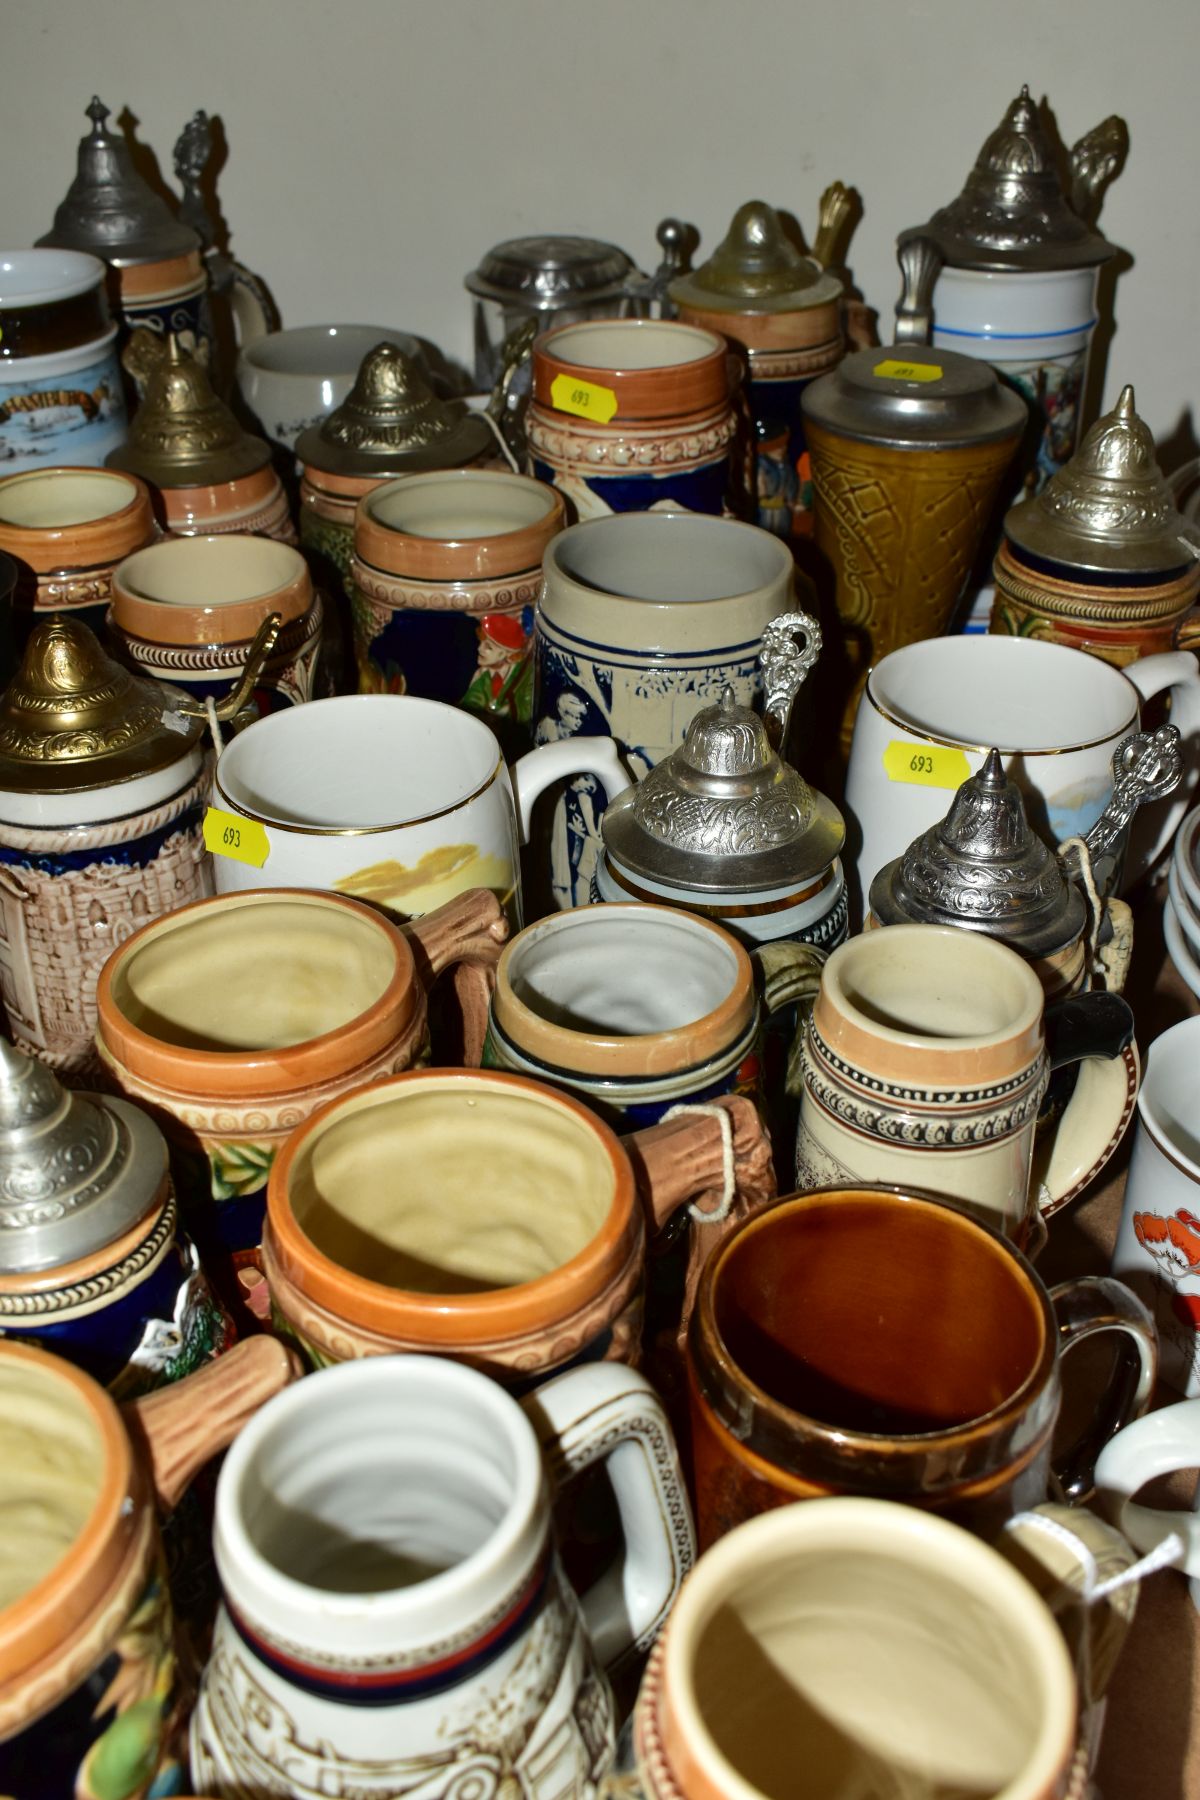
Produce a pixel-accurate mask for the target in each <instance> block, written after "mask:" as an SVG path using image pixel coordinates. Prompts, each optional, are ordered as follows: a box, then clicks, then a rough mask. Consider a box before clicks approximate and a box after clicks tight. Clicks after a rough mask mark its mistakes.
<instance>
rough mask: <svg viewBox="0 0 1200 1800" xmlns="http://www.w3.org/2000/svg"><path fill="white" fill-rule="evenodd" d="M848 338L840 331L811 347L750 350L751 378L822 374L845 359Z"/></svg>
mask: <svg viewBox="0 0 1200 1800" xmlns="http://www.w3.org/2000/svg"><path fill="white" fill-rule="evenodd" d="M845 347H846V346H845V340H844V339H843V338H842V337H841V336H840V335H839V336H838V337H835V338H828V339H827V340H826V341H825V343H823V344H814V345H813V347H812V349H811V350H755V349H754V348H753V346H751V349H750V351H749V357H750V379H751V381H799V380H801V379H802V378H803V377H804V376H806V375H823V374H824V373H825V372H826V370H827V369H832V368H835V367H836V366H837V364H838V363H839V362H841V360H842V353H843V351H844V350H845Z"/></svg>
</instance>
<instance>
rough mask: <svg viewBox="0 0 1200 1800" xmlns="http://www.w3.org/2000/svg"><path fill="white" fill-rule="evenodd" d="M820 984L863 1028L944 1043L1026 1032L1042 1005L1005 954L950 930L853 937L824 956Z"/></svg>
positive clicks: (1026, 976)
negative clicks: (824, 960) (827, 960)
mask: <svg viewBox="0 0 1200 1800" xmlns="http://www.w3.org/2000/svg"><path fill="white" fill-rule="evenodd" d="M822 985H823V986H824V988H825V990H826V995H827V997H828V998H829V999H830V1000H831V1001H833V1003H834V1004H835V1005H836V1007H837V1008H838V1009H839V1010H841V1011H844V1012H846V1013H847V1014H849V1015H850V1016H851V1017H854V1015H857V1020H858V1021H859V1022H861V1023H862V1024H863V1025H864V1027H866V1028H867V1029H871V1028H876V1029H880V1030H883V1031H885V1032H888V1033H894V1034H897V1035H898V1036H900V1037H902V1038H908V1039H911V1038H925V1039H933V1040H935V1041H937V1042H938V1043H944V1044H946V1045H947V1046H949V1045H951V1044H954V1043H965V1042H971V1043H976V1042H981V1041H987V1040H989V1039H991V1040H1000V1041H1003V1040H1005V1039H1007V1038H1009V1037H1011V1036H1014V1035H1015V1034H1017V1033H1025V1032H1027V1031H1029V1030H1031V1029H1032V1028H1033V1027H1034V1026H1035V1025H1036V1024H1037V1021H1038V1019H1039V1017H1040V1016H1041V1011H1042V1004H1043V999H1042V990H1041V987H1040V985H1039V983H1038V980H1037V977H1036V976H1035V975H1034V974H1033V972H1032V970H1030V969H1028V967H1027V966H1026V965H1025V964H1024V963H1022V962H1021V961H1020V960H1019V958H1017V957H1016V956H1015V954H1014V953H1013V952H1012V951H1011V950H1009V949H1008V948H1007V947H1006V946H1004V945H1002V944H997V943H995V942H993V940H992V939H990V938H988V937H985V936H983V935H982V934H979V933H975V932H969V931H959V930H956V929H954V928H952V927H945V928H942V929H936V928H934V929H931V928H930V927H928V926H924V925H917V926H904V925H898V926H890V927H889V928H888V929H887V930H886V931H871V932H867V933H865V934H864V935H863V936H861V937H857V938H852V939H851V940H850V942H849V943H848V944H845V945H842V946H841V947H840V948H839V949H838V950H837V951H836V952H835V953H834V955H833V956H832V957H830V959H829V962H828V963H827V964H826V966H825V970H824V973H823V976H822ZM917 1078H918V1079H919V1072H918V1077H917ZM935 1079H936V1077H935Z"/></svg>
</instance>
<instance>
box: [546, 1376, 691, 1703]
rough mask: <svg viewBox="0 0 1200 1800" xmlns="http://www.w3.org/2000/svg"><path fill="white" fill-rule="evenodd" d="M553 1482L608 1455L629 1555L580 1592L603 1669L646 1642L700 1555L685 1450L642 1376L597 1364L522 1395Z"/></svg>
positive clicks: (651, 1638)
mask: <svg viewBox="0 0 1200 1800" xmlns="http://www.w3.org/2000/svg"><path fill="white" fill-rule="evenodd" d="M521 1406H522V1408H523V1409H524V1411H525V1412H526V1414H527V1415H528V1417H529V1420H530V1422H531V1424H532V1425H533V1428H534V1430H535V1431H536V1433H537V1435H538V1439H539V1442H540V1443H541V1447H542V1453H543V1455H544V1457H545V1459H546V1464H547V1467H548V1468H549V1471H550V1476H551V1479H552V1480H553V1482H554V1484H555V1486H556V1487H561V1486H563V1485H564V1484H565V1483H566V1482H567V1481H569V1480H571V1479H572V1477H574V1476H576V1475H578V1474H580V1473H581V1472H582V1471H583V1470H584V1469H588V1468H591V1467H592V1466H593V1465H594V1464H596V1463H599V1462H605V1463H607V1464H608V1475H609V1479H610V1480H611V1482H612V1487H613V1493H614V1496H615V1499H616V1502H617V1510H618V1513H619V1514H620V1519H621V1534H622V1537H623V1539H624V1554H623V1555H622V1556H621V1557H620V1558H619V1560H618V1561H617V1562H616V1563H615V1564H614V1566H613V1567H612V1568H610V1569H607V1570H606V1571H605V1573H604V1574H603V1575H601V1576H600V1578H599V1580H598V1581H596V1582H595V1583H593V1585H592V1586H591V1587H590V1588H589V1589H588V1590H587V1592H586V1593H584V1594H582V1595H581V1596H580V1601H581V1604H582V1607H583V1617H584V1623H585V1625H586V1626H587V1631H588V1636H589V1637H590V1638H591V1641H592V1644H593V1646H594V1647H595V1651H596V1655H597V1658H598V1659H599V1661H600V1663H601V1665H602V1666H603V1667H604V1668H606V1669H610V1670H611V1669H612V1668H613V1666H614V1665H615V1664H618V1663H620V1662H622V1661H623V1660H624V1659H625V1658H626V1657H629V1656H632V1655H635V1654H638V1653H640V1652H642V1651H645V1650H647V1649H649V1647H650V1645H651V1644H652V1643H653V1642H654V1639H655V1638H656V1637H657V1635H658V1633H659V1631H660V1629H661V1627H662V1626H663V1624H664V1623H665V1621H666V1618H667V1614H668V1613H669V1612H670V1610H671V1607H672V1605H673V1603H674V1600H675V1596H676V1594H677V1593H678V1592H679V1586H680V1583H681V1582H682V1580H683V1578H684V1576H685V1575H686V1574H687V1572H688V1570H689V1569H690V1568H691V1566H692V1563H693V1562H694V1560H695V1556H696V1536H695V1529H694V1527H693V1525H692V1512H691V1507H690V1506H689V1504H688V1497H687V1490H686V1488H685V1487H684V1482H683V1472H682V1470H681V1468H680V1465H679V1451H678V1449H677V1448H676V1444H675V1439H674V1436H673V1434H672V1432H671V1427H670V1425H669V1423H668V1421H667V1415H666V1413H665V1412H664V1410H663V1406H662V1402H661V1401H660V1400H659V1398H658V1395H657V1394H656V1393H655V1392H654V1389H653V1388H652V1387H651V1386H650V1383H649V1382H648V1381H647V1380H646V1379H645V1377H644V1376H642V1375H639V1374H637V1373H636V1372H635V1371H634V1370H633V1369H628V1368H625V1367H624V1366H623V1365H622V1364H620V1363H606V1362H602V1363H592V1364H591V1365H589V1366H587V1367H582V1368H576V1369H568V1370H567V1371H566V1372H565V1373H564V1374H562V1375H555V1376H553V1377H552V1378H551V1379H550V1380H549V1381H545V1382H543V1383H542V1384H541V1386H540V1387H539V1388H537V1389H536V1391H535V1392H534V1393H532V1394H529V1395H528V1396H527V1397H526V1398H525V1399H524V1400H522V1401H521Z"/></svg>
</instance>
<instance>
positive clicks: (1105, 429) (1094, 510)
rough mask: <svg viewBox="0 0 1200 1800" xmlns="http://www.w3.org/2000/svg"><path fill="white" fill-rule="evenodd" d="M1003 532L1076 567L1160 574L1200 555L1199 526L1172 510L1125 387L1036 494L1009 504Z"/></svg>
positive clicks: (1147, 430)
mask: <svg viewBox="0 0 1200 1800" xmlns="http://www.w3.org/2000/svg"><path fill="white" fill-rule="evenodd" d="M1004 533H1005V536H1006V537H1007V538H1008V539H1009V541H1010V542H1011V543H1013V544H1015V545H1016V546H1017V548H1018V549H1019V550H1026V551H1028V552H1029V553H1030V554H1031V555H1034V556H1043V557H1046V558H1048V559H1049V560H1050V561H1052V562H1056V563H1064V564H1066V565H1067V566H1068V567H1071V568H1078V569H1088V570H1093V569H1098V570H1114V571H1120V572H1121V573H1133V572H1137V573H1144V574H1148V575H1156V576H1165V575H1167V574H1168V573H1170V572H1171V571H1172V570H1177V569H1180V568H1184V567H1186V566H1188V565H1189V564H1190V563H1191V562H1192V560H1193V558H1194V557H1195V556H1196V555H1200V526H1198V525H1197V524H1196V522H1195V521H1193V520H1189V519H1185V518H1184V516H1183V514H1182V513H1180V512H1179V511H1178V510H1177V509H1176V506H1175V500H1174V497H1173V495H1172V492H1171V488H1170V486H1169V484H1168V482H1167V480H1166V478H1165V476H1164V475H1163V472H1162V470H1161V469H1160V468H1159V466H1158V462H1157V460H1156V458H1155V454H1154V439H1153V437H1152V436H1151V434H1150V428H1149V426H1148V425H1147V424H1146V423H1145V421H1144V420H1143V419H1141V418H1139V417H1138V414H1137V413H1136V411H1135V410H1134V400H1133V389H1132V387H1125V388H1122V390H1121V398H1120V399H1119V400H1118V401H1117V404H1116V406H1115V407H1114V408H1113V410H1112V412H1110V413H1105V414H1104V416H1103V418H1100V419H1097V420H1096V423H1095V424H1094V425H1093V426H1092V428H1091V430H1090V431H1089V432H1088V433H1087V435H1086V437H1085V438H1084V440H1083V442H1082V443H1081V444H1080V446H1079V448H1078V450H1076V452H1075V454H1074V456H1073V457H1072V458H1071V460H1070V462H1069V463H1067V464H1066V466H1065V467H1064V468H1062V469H1060V470H1059V471H1058V473H1057V474H1056V475H1054V476H1052V477H1051V479H1050V480H1049V481H1048V482H1047V483H1046V486H1045V487H1044V488H1043V489H1042V491H1041V493H1040V494H1039V495H1038V496H1037V498H1036V499H1035V500H1026V501H1024V502H1022V503H1021V504H1019V505H1017V506H1014V507H1013V508H1012V510H1011V511H1010V512H1009V514H1008V515H1007V517H1006V518H1005V521H1004Z"/></svg>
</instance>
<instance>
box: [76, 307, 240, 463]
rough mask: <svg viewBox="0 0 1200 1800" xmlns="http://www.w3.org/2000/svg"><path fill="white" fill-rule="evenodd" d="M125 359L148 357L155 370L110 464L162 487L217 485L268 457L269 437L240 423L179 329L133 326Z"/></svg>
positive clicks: (141, 361) (140, 363)
mask: <svg viewBox="0 0 1200 1800" xmlns="http://www.w3.org/2000/svg"><path fill="white" fill-rule="evenodd" d="M160 344H161V348H160V347H159V346H160ZM122 361H123V362H125V363H126V364H127V365H132V364H136V365H137V367H138V368H139V370H140V371H142V372H144V371H145V369H146V367H147V365H149V366H150V369H151V373H150V375H149V377H148V379H147V380H146V386H145V392H144V393H143V395H142V401H141V405H140V406H139V407H138V409H137V411H136V412H135V413H134V415H133V418H132V420H131V421H130V425H129V436H128V437H127V439H126V440H125V442H124V443H123V444H122V445H121V446H120V447H119V448H118V449H116V450H110V451H109V454H108V456H107V457H106V458H105V462H106V464H107V466H108V467H109V468H110V469H128V470H129V472H130V474H131V475H140V476H141V477H142V480H143V481H148V482H150V483H151V484H152V485H153V486H154V487H158V488H190V487H213V486H216V485H217V484H219V483H221V482H225V481H237V480H238V479H239V478H240V477H241V476H243V475H253V474H254V472H255V470H256V469H261V468H264V467H265V466H266V464H267V463H269V462H270V460H271V447H270V445H269V444H268V443H267V441H266V439H265V438H260V437H254V436H253V434H252V433H251V432H249V431H243V430H242V427H241V426H240V425H239V424H238V422H237V420H236V419H235V418H234V416H233V414H232V413H231V412H230V410H229V408H228V407H227V406H226V405H225V402H224V401H223V400H218V398H217V396H216V395H215V394H214V393H213V390H212V386H211V384H210V382H209V379H208V376H207V374H206V373H205V371H204V368H203V367H202V365H201V364H200V363H199V362H197V360H196V358H195V357H194V356H191V355H189V353H188V352H187V351H186V350H185V349H184V347H183V345H182V344H181V343H180V341H179V338H178V336H177V335H176V333H175V332H173V331H169V332H167V334H166V337H165V339H162V340H160V339H159V338H158V337H157V335H156V334H155V333H154V332H151V331H135V332H134V334H133V336H132V338H131V339H130V340H129V343H128V344H127V345H126V348H125V352H124V355H123V356H122Z"/></svg>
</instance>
